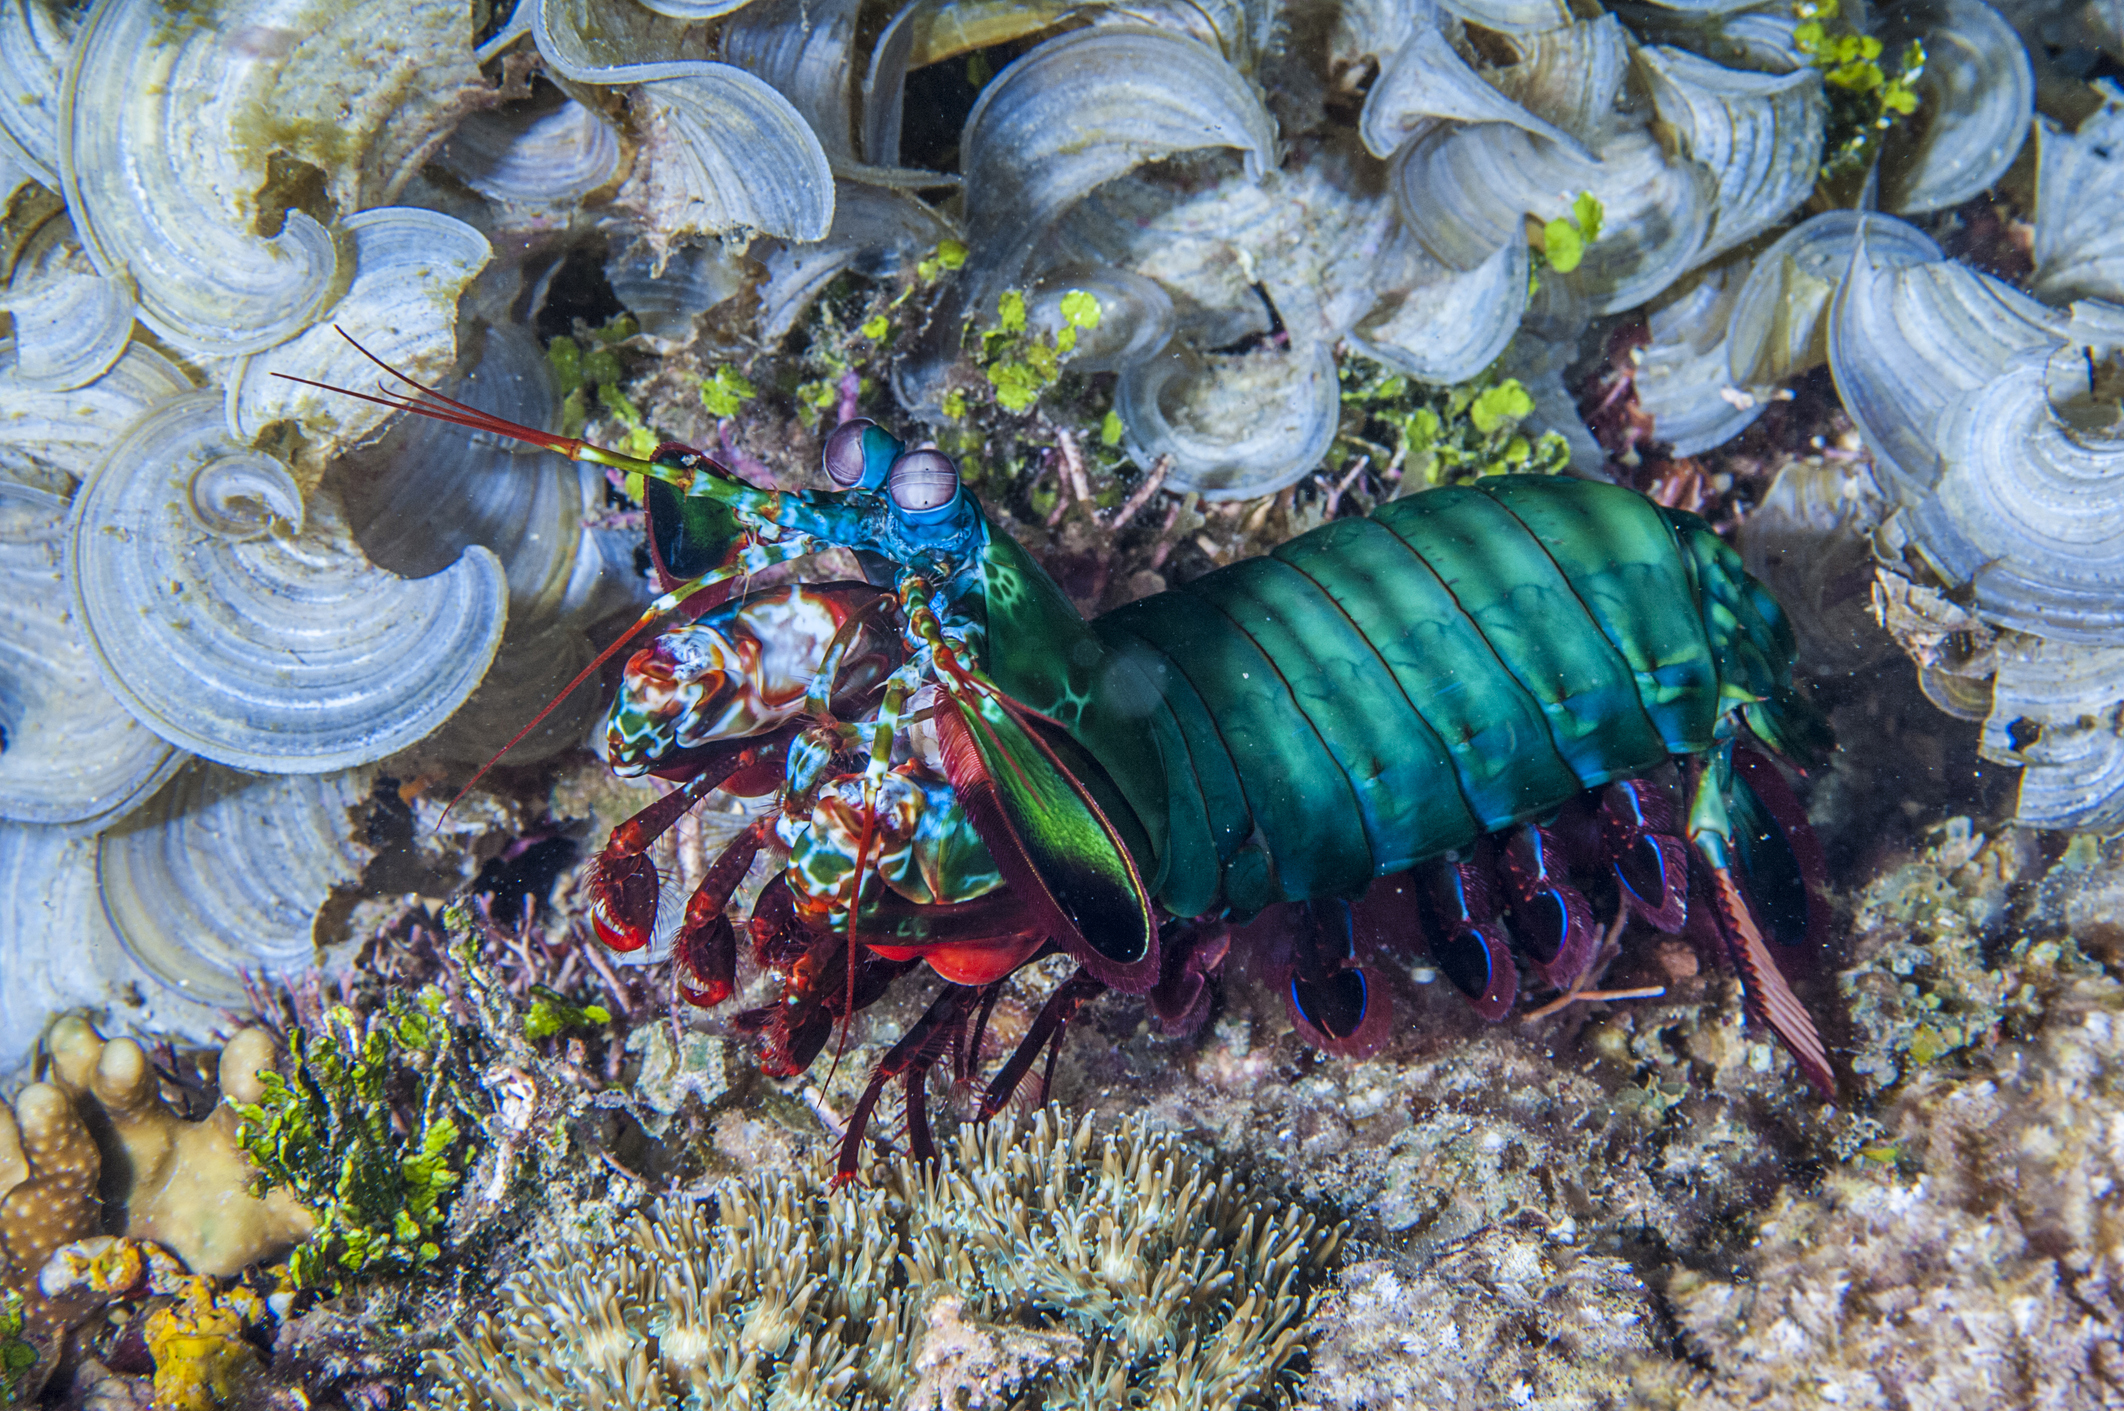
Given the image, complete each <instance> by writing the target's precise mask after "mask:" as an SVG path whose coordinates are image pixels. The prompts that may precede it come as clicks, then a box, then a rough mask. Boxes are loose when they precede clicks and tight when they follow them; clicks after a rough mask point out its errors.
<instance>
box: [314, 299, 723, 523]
mask: <svg viewBox="0 0 2124 1411" xmlns="http://www.w3.org/2000/svg"><path fill="white" fill-rule="evenodd" d="M332 331H333V332H334V333H337V334H338V335H339V336H340V337H342V338H344V339H346V340H347V342H349V343H352V344H353V345H354V351H355V352H357V353H359V354H361V355H362V356H363V357H365V358H367V359H368V360H369V361H370V362H372V363H374V364H376V365H377V366H378V367H380V368H382V369H383V370H384V372H385V373H387V374H388V375H389V376H390V377H392V378H394V379H396V381H397V382H399V383H402V384H403V385H404V386H405V387H410V388H412V389H413V390H412V391H411V392H406V391H403V390H401V388H400V387H397V386H393V385H392V384H391V383H390V382H380V383H378V384H377V390H376V391H375V392H357V391H355V390H354V389H353V388H351V387H337V386H334V385H333V384H332V383H329V382H314V381H312V380H311V379H309V378H307V377H297V376H295V375H294V374H292V373H286V372H276V373H274V374H273V376H275V377H277V378H279V379H281V381H283V382H299V383H301V384H302V385H303V386H305V387H315V388H317V389H318V390H319V391H322V392H336V393H338V394H339V395H340V396H342V397H354V398H357V399H359V400H361V401H364V402H369V403H372V404H374V405H376V406H379V407H389V408H391V409H392V410H393V411H401V412H412V413H413V414H414V415H416V416H424V417H427V418H428V419H429V420H430V421H441V422H447V423H449V424H450V425H452V426H462V427H465V428H467V429H469V430H472V431H484V432H487V433H488V434H490V435H494V436H506V437H508V438H509V439H510V440H512V441H522V442H524V443H525V444H526V445H531V446H537V447H538V448H540V449H541V450H546V451H552V452H553V453H554V454H555V455H561V456H566V457H567V458H568V459H569V460H571V461H589V462H590V463H591V464H593V465H604V466H611V467H612V468H613V469H615V470H621V471H626V472H629V473H631V474H635V475H646V476H648V477H649V478H650V479H652V480H662V481H665V482H667V483H669V484H671V485H675V486H677V487H678V488H679V489H680V490H690V489H692V488H693V483H694V481H695V479H696V478H697V477H696V474H695V472H693V471H691V470H688V469H686V468H685V467H683V466H675V465H659V464H657V463H656V462H655V461H650V460H644V459H642V458H641V457H640V456H630V455H627V454H626V453H625V452H622V451H610V450H607V449H605V448H604V447H603V446H593V445H591V444H590V443H589V442H588V441H585V440H582V439H581V438H579V437H575V436H556V435H554V434H553V433H552V432H550V431H540V430H537V429H536V428H534V427H529V426H525V425H523V424H522V423H520V422H514V421H510V420H509V419H508V418H507V417H500V416H496V415H495V414H494V413H492V412H483V411H481V410H480V409H479V408H478V407H474V406H468V405H466V404H465V403H463V402H460V401H458V400H457V399H456V398H455V397H449V396H445V395H444V394H442V393H441V392H438V391H436V390H435V389H434V388H433V387H430V386H428V385H426V384H425V383H421V382H415V381H414V380H413V379H412V378H410V377H408V376H406V375H405V374H404V373H402V372H400V371H399V370H398V369H397V368H395V367H392V366H391V365H390V364H389V363H387V362H385V361H384V360H383V359H382V358H379V357H377V356H376V354H374V353H372V352H370V351H369V350H368V349H367V348H364V347H362V346H361V344H360V343H359V342H356V341H355V338H354V335H353V334H351V333H349V332H347V331H346V330H345V329H344V328H341V327H340V326H339V325H337V324H334V325H333V326H332Z"/></svg>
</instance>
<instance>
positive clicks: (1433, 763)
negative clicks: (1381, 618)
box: [1201, 556, 1475, 876]
mask: <svg viewBox="0 0 2124 1411" xmlns="http://www.w3.org/2000/svg"><path fill="white" fill-rule="evenodd" d="M1213 577H1214V579H1215V591H1216V597H1217V601H1218V604H1219V606H1221V607H1223V608H1224V610H1225V611H1226V613H1227V614H1228V615H1229V616H1230V617H1231V619H1232V621H1233V622H1234V623H1236V624H1238V626H1239V628H1240V630H1242V631H1244V632H1245V633H1246V634H1247V635H1248V636H1250V637H1252V638H1253V639H1254V641H1255V643H1256V644H1257V645H1259V646H1260V648H1261V651H1262V654H1263V655H1264V656H1266V657H1267V658H1268V659H1269V660H1270V661H1272V662H1274V663H1276V666H1277V669H1278V670H1279V671H1280V672H1281V674H1282V677H1283V680H1284V684H1285V685H1286V686H1288V687H1289V689H1290V692H1291V696H1292V699H1293V700H1294V701H1295V702H1296V704H1297V707H1298V709H1299V710H1300V711H1301V712H1302V713H1303V714H1304V715H1305V717H1306V719H1308V720H1309V721H1311V722H1312V724H1313V726H1314V728H1315V729H1316V730H1318V731H1319V734H1320V739H1321V743H1322V744H1324V745H1325V746H1326V747H1327V750H1328V753H1329V754H1330V755H1332V756H1333V757H1334V760H1335V764H1336V766H1337V767H1338V768H1340V769H1341V771H1342V775H1343V778H1344V779H1345V780H1346V781H1347V782H1348V784H1349V786H1350V792H1351V794H1352V795H1353V796H1354V797H1355V798H1356V800H1357V810H1358V815H1359V818H1360V820H1361V821H1362V823H1363V825H1364V834H1365V845H1366V851H1367V857H1366V864H1367V866H1366V871H1367V875H1368V876H1383V875H1385V874H1386V873H1388V872H1398V871H1400V870H1402V869H1403V868H1406V867H1408V866H1409V865H1410V864H1411V863H1413V862H1414V861H1415V860H1416V858H1417V856H1419V855H1420V854H1421V853H1422V851H1423V849H1424V848H1425V847H1426V846H1427V845H1429V846H1433V848H1434V850H1435V845H1432V844H1430V841H1429V840H1430V838H1431V837H1432V824H1433V822H1434V821H1435V822H1436V823H1439V824H1442V825H1443V827H1442V828H1440V829H1439V830H1438V831H1439V832H1440V833H1450V832H1451V831H1452V812H1447V813H1445V815H1444V817H1442V818H1441V817H1438V814H1439V813H1440V811H1441V808H1443V809H1445V810H1452V811H1457V812H1458V813H1459V814H1460V816H1461V817H1463V818H1466V819H1467V827H1466V830H1465V832H1466V838H1463V840H1462V841H1466V840H1467V839H1471V838H1473V837H1474V834H1475V825H1474V820H1473V819H1472V818H1468V817H1467V808H1466V805H1465V804H1464V803H1463V802H1462V800H1461V797H1460V790H1459V788H1458V786H1457V784H1456V783H1455V781H1454V778H1453V771H1452V764H1451V761H1450V760H1449V759H1448V757H1447V755H1446V752H1445V747H1444V746H1443V745H1442V744H1440V743H1439V741H1438V736H1437V735H1436V733H1435V732H1433V731H1432V730H1431V728H1430V726H1428V725H1426V724H1425V723H1424V721H1423V719H1422V718H1421V717H1420V716H1418V715H1416V714H1415V712H1414V711H1412V710H1410V709H1409V707H1408V702H1407V700H1406V699H1405V698H1404V697H1403V696H1402V694H1401V689H1400V687H1399V686H1397V685H1396V684H1395V682H1394V678H1393V674H1392V673H1391V672H1390V671H1389V670H1388V669H1387V667H1386V664H1385V663H1384V662H1382V661H1381V660H1380V659H1379V654H1378V653H1377V652H1375V651H1373V650H1372V647H1371V644H1370V643H1369V642H1367V641H1366V640H1365V638H1364V637H1363V636H1362V635H1361V634H1360V633H1358V631H1357V630H1356V629H1355V628H1354V627H1352V626H1351V625H1350V620H1349V618H1348V617H1347V616H1345V615H1344V613H1343V612H1342V610H1341V609H1340V608H1339V607H1337V606H1336V605H1335V602H1334V600H1333V599H1331V598H1329V597H1328V596H1327V595H1326V594H1324V593H1323V592H1321V590H1320V588H1319V587H1318V586H1317V585H1316V584H1315V583H1314V582H1313V580H1312V579H1310V578H1308V577H1306V575H1305V574H1304V573H1303V572H1301V571H1300V570H1299V569H1297V568H1295V567H1293V566H1292V565H1290V564H1289V563H1286V562H1284V561H1283V560H1281V559H1278V558H1275V557H1273V556H1272V557H1267V558H1258V559H1248V560H1246V561H1244V562H1243V563H1237V564H1234V565H1232V567H1231V569H1230V570H1228V571H1227V572H1224V573H1219V574H1215V575H1213ZM1201 581H1202V582H1204V583H1207V582H1208V580H1201Z"/></svg>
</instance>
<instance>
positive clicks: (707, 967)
mask: <svg viewBox="0 0 2124 1411" xmlns="http://www.w3.org/2000/svg"><path fill="white" fill-rule="evenodd" d="M702 900H703V898H701V897H699V896H696V897H695V898H694V899H693V901H692V902H689V903H688V904H687V906H686V924H685V925H683V926H681V927H679V933H678V940H677V941H676V942H675V943H674V944H673V946H672V948H671V953H672V958H673V959H675V960H676V961H677V962H678V965H679V982H678V989H679V993H680V994H681V995H683V996H685V999H686V1003H688V1004H690V1005H693V1006H694V1007H695V1008H697V1009H711V1008H713V1007H714V1006H716V1005H719V1004H721V1003H722V1002H723V1001H724V1000H726V999H729V998H730V993H731V991H732V990H733V989H735V988H736V982H737V928H736V927H734V926H732V925H731V924H730V918H729V917H728V916H726V915H724V914H723V913H722V912H721V911H713V912H710V913H709V914H708V916H706V917H705V918H702V917H698V916H696V915H695V912H697V911H701V910H705V909H706V908H704V907H702V906H700V905H699V903H700V902H701V901H702ZM688 978H691V979H692V980H694V981H696V982H697V984H688V983H687V980H688Z"/></svg>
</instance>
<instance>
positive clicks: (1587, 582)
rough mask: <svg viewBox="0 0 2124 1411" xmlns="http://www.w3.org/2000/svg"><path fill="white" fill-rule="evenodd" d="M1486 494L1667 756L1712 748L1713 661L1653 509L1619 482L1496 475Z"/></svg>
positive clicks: (1670, 541)
mask: <svg viewBox="0 0 2124 1411" xmlns="http://www.w3.org/2000/svg"><path fill="white" fill-rule="evenodd" d="M1489 493H1490V495H1491V498H1493V499H1495V500H1496V501H1497V502H1498V503H1499V504H1501V505H1503V506H1504V507H1505V508H1506V509H1507V510H1509V511H1510V512H1511V513H1512V516H1513V517H1514V518H1515V519H1517V520H1518V521H1519V522H1520V524H1522V525H1523V526H1525V528H1526V530H1527V532H1528V533H1529V534H1531V535H1532V536H1533V537H1534V538H1535V540H1536V541H1538V542H1539V543H1540V544H1541V546H1542V548H1544V549H1546V550H1547V551H1548V553H1549V557H1550V558H1551V559H1552V560H1554V561H1555V563H1556V566H1557V567H1558V568H1559V569H1560V570H1562V572H1563V575H1564V577H1565V578H1566V579H1567V580H1568V581H1569V582H1570V584H1571V588H1572V591H1573V592H1575V593H1576V594H1577V595H1578V600H1579V602H1580V603H1582V604H1583V605H1584V606H1585V609H1586V611H1587V612H1588V613H1590V614H1591V615H1592V617H1593V620H1594V621H1595V622H1597V623H1599V624H1600V629H1601V631H1602V632H1603V633H1605V634H1606V636H1607V638H1608V644H1609V645H1610V646H1612V647H1614V648H1615V650H1616V652H1617V653H1618V654H1619V655H1620V656H1621V657H1622V659H1623V660H1624V661H1625V662H1627V663H1628V664H1629V667H1630V670H1631V673H1632V674H1633V675H1634V676H1635V677H1636V678H1637V699H1638V703H1639V704H1640V705H1641V706H1642V707H1643V708H1644V711H1645V714H1646V716H1648V717H1649V718H1650V719H1651V721H1652V725H1653V727H1654V728H1655V729H1657V730H1658V731H1659V736H1660V740H1661V742H1662V743H1663V744H1665V745H1666V747H1667V750H1668V752H1669V753H1670V754H1695V753H1696V752H1698V751H1699V750H1707V749H1710V748H1711V743H1712V733H1713V731H1714V729H1715V728H1716V726H1717V724H1718V714H1719V710H1720V705H1719V699H1718V667H1717V665H1716V663H1714V662H1713V661H1712V659H1711V644H1710V642H1709V640H1708V639H1706V637H1705V636H1704V622H1703V614H1702V612H1701V611H1700V610H1699V608H1698V607H1697V602H1696V595H1695V593H1694V591H1693V589H1694V586H1695V584H1694V582H1693V579H1692V577H1691V575H1690V573H1689V572H1688V569H1687V567H1686V566H1685V565H1686V560H1684V559H1683V557H1682V555H1681V554H1680V552H1679V548H1680V545H1679V543H1678V541H1677V540H1676V538H1675V535H1674V529H1673V527H1672V526H1671V525H1670V524H1669V523H1668V522H1667V520H1666V519H1665V517H1664V516H1662V515H1661V514H1660V511H1659V507H1658V506H1657V505H1654V504H1653V503H1652V502H1651V501H1650V500H1647V499H1646V498H1645V497H1644V496H1642V495H1639V494H1637V493H1636V492H1635V491H1631V490H1626V489H1624V488H1623V487H1622V486H1620V485H1576V484H1570V483H1567V482H1562V481H1556V480H1549V479H1542V478H1527V479H1510V480H1500V481H1498V482H1497V484H1496V485H1495V487H1494V488H1492V489H1491V490H1490V492H1489Z"/></svg>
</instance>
